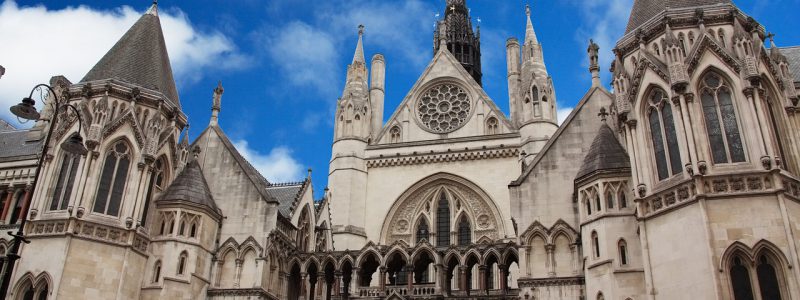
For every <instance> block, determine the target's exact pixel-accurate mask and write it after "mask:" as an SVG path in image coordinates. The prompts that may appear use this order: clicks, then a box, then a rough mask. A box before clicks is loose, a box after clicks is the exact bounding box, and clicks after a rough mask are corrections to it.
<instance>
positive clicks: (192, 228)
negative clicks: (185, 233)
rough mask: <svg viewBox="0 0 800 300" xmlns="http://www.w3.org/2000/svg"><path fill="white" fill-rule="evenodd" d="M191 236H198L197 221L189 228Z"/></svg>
mask: <svg viewBox="0 0 800 300" xmlns="http://www.w3.org/2000/svg"><path fill="white" fill-rule="evenodd" d="M189 237H190V238H193V237H197V221H194V222H192V227H191V228H190V229H189Z"/></svg>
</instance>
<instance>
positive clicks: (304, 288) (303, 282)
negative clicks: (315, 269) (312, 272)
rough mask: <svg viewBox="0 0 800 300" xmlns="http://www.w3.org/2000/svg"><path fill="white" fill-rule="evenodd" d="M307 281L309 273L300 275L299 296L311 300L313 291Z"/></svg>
mask: <svg viewBox="0 0 800 300" xmlns="http://www.w3.org/2000/svg"><path fill="white" fill-rule="evenodd" d="M307 279H308V273H305V272H301V273H300V291H299V292H298V294H300V295H301V296H302V297H303V299H311V298H310V297H311V289H310V288H309V285H310V284H309V283H308V281H307ZM287 282H288V280H287ZM287 289H288V286H287ZM287 292H288V290H287Z"/></svg>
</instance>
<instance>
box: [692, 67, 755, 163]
mask: <svg viewBox="0 0 800 300" xmlns="http://www.w3.org/2000/svg"><path fill="white" fill-rule="evenodd" d="M700 98H701V101H702V104H703V116H704V117H705V121H706V122H705V123H706V132H707V133H708V143H709V145H710V146H711V154H712V157H713V159H714V163H715V164H724V163H738V162H744V161H745V155H744V146H743V145H742V138H741V136H740V134H739V125H738V122H737V116H736V109H735V108H734V104H733V95H732V93H731V88H730V85H729V84H728V83H727V82H725V81H724V80H723V79H722V77H721V76H720V75H718V74H716V73H713V72H711V73H708V74H707V75H706V76H705V77H703V80H702V82H701V86H700Z"/></svg>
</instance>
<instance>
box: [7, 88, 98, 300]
mask: <svg viewBox="0 0 800 300" xmlns="http://www.w3.org/2000/svg"><path fill="white" fill-rule="evenodd" d="M40 88H46V89H47V90H49V92H50V94H51V95H53V99H54V100H55V105H54V106H55V110H54V111H53V116H52V118H51V119H50V120H49V121H50V129H48V131H47V136H45V139H44V144H43V145H42V152H41V154H40V155H39V160H38V161H37V164H36V173H35V174H34V177H33V183H32V184H31V191H30V196H29V197H31V198H32V197H33V193H34V191H36V184H37V183H38V181H39V175H40V174H41V171H42V164H43V162H44V158H45V156H46V155H47V150H48V148H49V146H50V138H51V137H52V136H53V129H54V128H55V127H56V124H57V122H58V118H57V116H58V113H59V111H60V110H61V108H64V109H67V108H71V109H72V110H73V111H74V112H75V115H76V116H77V117H78V132H75V133H73V134H72V135H70V137H69V138H68V139H67V140H66V141H65V142H64V143H62V144H61V149H62V150H64V151H65V152H67V153H71V154H76V155H86V153H87V152H89V151H88V150H86V147H85V146H84V145H83V137H81V135H80V132H81V126H82V125H81V123H82V120H81V115H80V113H79V112H78V109H77V108H75V106H73V105H72V104H69V103H66V101H68V100H67V99H63V100H66V101H65V103H61V101H60V100H59V98H58V95H57V93H56V92H55V91H54V90H53V88H52V87H50V86H49V85H46V84H39V85H36V86H35V87H33V89H32V90H31V93H30V95H29V96H28V97H27V98H23V99H22V102H21V103H19V104H17V105H14V106H12V107H11V113H13V114H14V115H15V116H17V117H18V118H22V119H26V120H40V117H41V115H40V114H39V112H38V111H36V107H34V105H35V104H36V101H35V100H33V93H34V92H35V91H36V90H37V89H40ZM31 200H32V199H27V201H25V202H23V203H24V204H23V207H22V210H23V211H24V212H25V214H23V215H22V216H20V224H19V228H18V229H17V232H16V233H14V232H13V231H9V232H8V235H10V236H13V237H14V242H13V243H12V244H11V249H9V250H8V254H7V255H6V268H5V272H3V277H2V281H0V298H2V299H4V298H5V296H6V295H7V294H8V286H9V284H10V283H11V275H12V273H13V271H14V264H15V263H16V261H17V260H18V259H19V258H20V255H19V247H20V245H21V244H22V243H26V244H28V243H30V241H28V240H27V239H25V233H24V230H25V223H26V221H27V219H28V218H27V214H28V211H29V208H30V205H31V202H33V201H31Z"/></svg>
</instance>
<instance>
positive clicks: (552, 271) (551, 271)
mask: <svg viewBox="0 0 800 300" xmlns="http://www.w3.org/2000/svg"><path fill="white" fill-rule="evenodd" d="M544 250H546V251H547V276H550V277H556V266H555V265H556V263H555V262H556V259H555V255H553V253H554V252H555V250H556V245H553V244H550V245H546V246H544Z"/></svg>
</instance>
